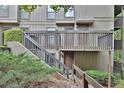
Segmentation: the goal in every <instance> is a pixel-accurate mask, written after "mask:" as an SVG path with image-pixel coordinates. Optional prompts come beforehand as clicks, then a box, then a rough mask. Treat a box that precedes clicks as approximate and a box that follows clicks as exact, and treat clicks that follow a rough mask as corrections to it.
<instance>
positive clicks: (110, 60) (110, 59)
mask: <svg viewBox="0 0 124 93" xmlns="http://www.w3.org/2000/svg"><path fill="white" fill-rule="evenodd" d="M111 52H112V51H109V65H108V70H109V71H108V72H109V73H108V88H110V87H111V74H112V58H111Z"/></svg>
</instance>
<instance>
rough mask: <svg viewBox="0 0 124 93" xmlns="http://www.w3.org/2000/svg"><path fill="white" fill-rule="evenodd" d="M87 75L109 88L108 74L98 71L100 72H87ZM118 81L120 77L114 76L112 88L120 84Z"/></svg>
mask: <svg viewBox="0 0 124 93" xmlns="http://www.w3.org/2000/svg"><path fill="white" fill-rule="evenodd" d="M86 73H87V74H88V75H90V76H91V77H92V78H94V79H95V80H96V81H98V82H99V83H100V84H102V85H103V86H108V73H107V72H104V71H98V70H87V71H86ZM118 79H120V77H119V76H118V75H117V74H113V75H112V86H115V84H116V83H117V82H118Z"/></svg>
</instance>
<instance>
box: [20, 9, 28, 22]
mask: <svg viewBox="0 0 124 93" xmlns="http://www.w3.org/2000/svg"><path fill="white" fill-rule="evenodd" d="M22 12H23V13H28V12H25V11H20V19H21V20H29V19H30V14H29V13H28V18H22V16H21V13H22Z"/></svg>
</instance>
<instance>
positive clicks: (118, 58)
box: [114, 50, 121, 62]
mask: <svg viewBox="0 0 124 93" xmlns="http://www.w3.org/2000/svg"><path fill="white" fill-rule="evenodd" d="M114 60H115V61H117V62H121V50H115V51H114Z"/></svg>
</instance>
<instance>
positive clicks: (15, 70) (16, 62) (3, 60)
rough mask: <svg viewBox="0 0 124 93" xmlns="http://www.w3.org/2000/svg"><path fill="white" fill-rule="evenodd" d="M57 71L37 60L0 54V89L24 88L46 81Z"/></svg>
mask: <svg viewBox="0 0 124 93" xmlns="http://www.w3.org/2000/svg"><path fill="white" fill-rule="evenodd" d="M56 71H57V69H56V68H49V67H48V66H46V65H45V64H44V63H43V62H41V61H40V60H38V59H35V58H31V57H29V56H25V54H20V55H17V56H16V55H13V54H11V53H7V52H0V87H11V88H12V87H26V86H28V85H29V84H30V83H31V82H41V81H43V80H48V78H49V77H48V76H49V75H50V74H52V73H55V72H56Z"/></svg>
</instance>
